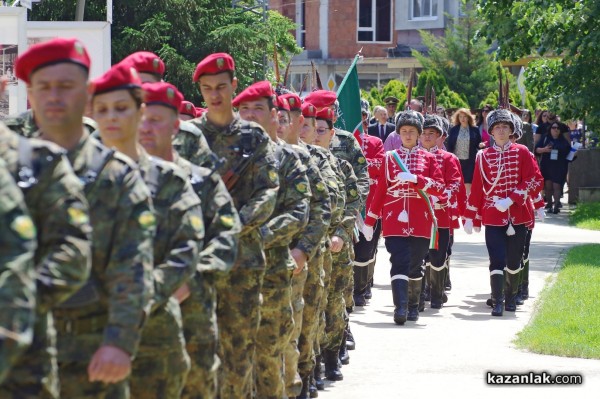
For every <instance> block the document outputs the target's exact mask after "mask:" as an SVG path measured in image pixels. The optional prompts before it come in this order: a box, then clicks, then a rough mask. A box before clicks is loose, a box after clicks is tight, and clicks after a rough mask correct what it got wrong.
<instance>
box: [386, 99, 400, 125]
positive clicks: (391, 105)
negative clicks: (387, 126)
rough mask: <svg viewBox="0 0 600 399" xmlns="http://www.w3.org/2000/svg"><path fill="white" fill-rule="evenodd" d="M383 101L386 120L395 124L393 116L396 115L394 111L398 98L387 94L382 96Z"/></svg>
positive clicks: (398, 101) (396, 107) (396, 108)
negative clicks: (384, 96) (386, 114)
mask: <svg viewBox="0 0 600 399" xmlns="http://www.w3.org/2000/svg"><path fill="white" fill-rule="evenodd" d="M383 102H384V103H385V109H386V110H387V113H388V122H389V123H392V124H394V126H395V125H396V120H395V119H394V117H395V116H396V111H397V110H398V103H400V100H398V99H397V98H396V97H394V96H389V97H386V98H384V99H383Z"/></svg>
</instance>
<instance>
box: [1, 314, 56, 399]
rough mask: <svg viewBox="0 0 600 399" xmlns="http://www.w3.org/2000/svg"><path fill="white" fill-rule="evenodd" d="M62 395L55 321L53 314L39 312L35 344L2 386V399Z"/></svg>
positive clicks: (45, 398) (13, 368)
mask: <svg viewBox="0 0 600 399" xmlns="http://www.w3.org/2000/svg"><path fill="white" fill-rule="evenodd" d="M0 346H1V345H0ZM0 361H2V360H1V359H0ZM58 397H59V392H58V366H57V364H56V331H55V329H54V322H53V318H52V315H51V314H50V313H45V314H38V315H37V316H36V320H35V324H34V331H33V341H32V343H31V346H30V347H29V348H27V350H26V351H25V352H24V353H22V354H21V356H20V357H19V359H18V360H17V362H16V363H15V365H14V366H13V367H12V368H11V370H10V372H9V373H8V375H7V376H6V379H5V380H4V382H3V383H2V384H1V385H0V398H7V399H8V398H18V399H21V398H23V399H29V398H31V399H56V398H58Z"/></svg>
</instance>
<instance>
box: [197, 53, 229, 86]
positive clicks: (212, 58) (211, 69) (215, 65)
mask: <svg viewBox="0 0 600 399" xmlns="http://www.w3.org/2000/svg"><path fill="white" fill-rule="evenodd" d="M227 71H231V72H233V71H235V62H233V58H232V57H231V56H230V55H229V54H227V53H214V54H211V55H209V56H208V57H206V58H205V59H203V60H202V61H200V63H199V64H198V65H197V66H196V70H195V71H194V82H197V81H198V79H200V76H202V75H216V74H218V73H221V72H227Z"/></svg>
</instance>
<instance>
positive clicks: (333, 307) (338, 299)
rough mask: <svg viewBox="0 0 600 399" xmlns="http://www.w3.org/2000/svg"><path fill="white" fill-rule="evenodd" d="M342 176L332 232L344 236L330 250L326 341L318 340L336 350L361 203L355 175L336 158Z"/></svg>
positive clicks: (344, 320)
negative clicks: (340, 211)
mask: <svg viewBox="0 0 600 399" xmlns="http://www.w3.org/2000/svg"><path fill="white" fill-rule="evenodd" d="M338 164H339V168H340V171H341V176H343V178H344V190H345V192H346V203H345V208H344V215H343V218H342V221H341V223H340V224H339V226H338V227H337V229H336V230H335V232H334V234H333V235H334V236H338V237H340V238H342V239H343V240H344V246H343V248H342V250H341V251H339V252H336V253H333V254H332V257H333V266H332V271H331V280H330V282H329V291H328V295H327V302H328V303H327V310H326V312H325V318H326V324H325V335H326V336H325V342H323V343H322V344H321V347H322V349H327V350H332V351H337V350H339V347H340V345H341V344H342V336H343V332H344V328H345V325H346V319H347V316H346V303H345V301H344V296H343V294H344V289H345V288H346V286H347V285H348V284H349V276H351V275H352V271H353V269H352V264H353V262H352V258H351V249H352V245H353V229H354V223H355V221H356V215H357V214H358V209H359V206H360V199H359V194H358V188H357V185H356V184H357V179H356V175H355V174H354V171H353V170H352V167H351V166H350V164H349V163H348V162H346V161H344V160H342V159H338Z"/></svg>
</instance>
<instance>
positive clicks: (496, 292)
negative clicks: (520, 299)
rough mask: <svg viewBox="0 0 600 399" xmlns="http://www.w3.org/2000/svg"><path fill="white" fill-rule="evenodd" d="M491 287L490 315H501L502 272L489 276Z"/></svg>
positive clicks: (502, 294)
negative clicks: (491, 304)
mask: <svg viewBox="0 0 600 399" xmlns="http://www.w3.org/2000/svg"><path fill="white" fill-rule="evenodd" d="M490 286H491V288H492V302H493V305H494V306H493V308H492V316H502V314H503V312H504V274H492V275H491V276H490Z"/></svg>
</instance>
